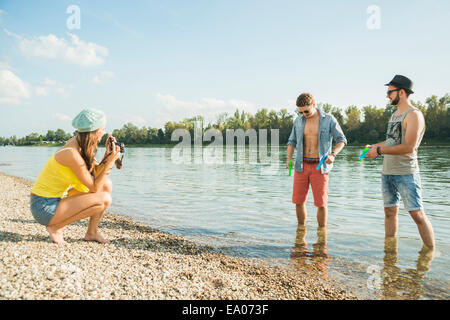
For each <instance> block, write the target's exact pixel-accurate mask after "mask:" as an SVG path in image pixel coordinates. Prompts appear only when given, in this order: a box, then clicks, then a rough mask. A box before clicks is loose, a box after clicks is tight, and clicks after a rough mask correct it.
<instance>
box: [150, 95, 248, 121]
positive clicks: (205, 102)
mask: <svg viewBox="0 0 450 320" xmlns="http://www.w3.org/2000/svg"><path fill="white" fill-rule="evenodd" d="M156 98H157V100H158V101H159V102H160V103H161V104H162V108H161V109H160V111H159V112H158V113H157V114H156V117H155V122H157V123H156V126H163V125H164V123H165V122H167V121H180V120H182V119H184V118H191V117H193V116H197V115H201V116H203V117H204V119H205V121H206V122H209V121H215V120H216V118H217V116H218V115H219V114H221V113H224V112H227V113H228V114H232V113H234V111H235V110H236V109H239V110H240V111H245V112H250V113H253V114H254V113H256V111H257V107H256V104H254V103H252V102H248V101H245V100H239V99H230V100H228V101H224V100H220V99H216V98H202V99H201V100H200V101H201V102H188V101H182V100H179V99H177V98H175V97H174V96H172V95H169V94H167V95H163V94H160V93H158V94H157V95H156Z"/></svg>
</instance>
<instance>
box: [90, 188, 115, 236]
mask: <svg viewBox="0 0 450 320" xmlns="http://www.w3.org/2000/svg"><path fill="white" fill-rule="evenodd" d="M102 191H103V192H107V193H109V194H111V192H112V182H111V180H110V179H108V180H107V181H106V183H105V184H104V185H103V190H102ZM105 209H106V208H105ZM103 212H104V210H103V211H102V212H100V213H97V214H94V215H92V216H91V217H90V219H89V225H88V229H87V231H86V235H85V236H84V240H86V241H97V242H100V243H107V242H108V240H105V238H103V236H102V235H101V234H100V233H99V232H98V224H99V223H100V219H101V218H102V215H103Z"/></svg>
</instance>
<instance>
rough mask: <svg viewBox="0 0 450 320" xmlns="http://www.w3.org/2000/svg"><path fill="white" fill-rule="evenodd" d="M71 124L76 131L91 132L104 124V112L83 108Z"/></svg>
mask: <svg viewBox="0 0 450 320" xmlns="http://www.w3.org/2000/svg"><path fill="white" fill-rule="evenodd" d="M72 126H73V127H74V128H75V129H77V131H78V132H91V131H95V130H97V129H100V128H102V127H104V126H106V116H105V113H104V112H103V111H101V110H97V109H91V108H88V109H84V110H83V111H81V112H80V113H79V114H78V115H77V116H76V117H75V118H74V119H73V120H72Z"/></svg>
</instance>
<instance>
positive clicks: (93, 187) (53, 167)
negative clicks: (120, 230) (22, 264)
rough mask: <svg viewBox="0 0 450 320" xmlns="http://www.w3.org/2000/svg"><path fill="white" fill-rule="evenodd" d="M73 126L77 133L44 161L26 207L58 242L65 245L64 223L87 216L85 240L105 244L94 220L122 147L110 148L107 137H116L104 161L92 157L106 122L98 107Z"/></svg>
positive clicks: (84, 113)
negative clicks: (87, 223) (28, 204)
mask: <svg viewBox="0 0 450 320" xmlns="http://www.w3.org/2000/svg"><path fill="white" fill-rule="evenodd" d="M72 125H73V126H74V127H75V128H76V129H77V133H76V136H75V137H73V138H71V139H70V140H69V141H67V143H66V145H65V146H64V147H63V148H61V149H60V150H58V151H57V152H56V153H55V154H54V155H52V156H51V157H50V159H49V160H48V161H47V163H46V165H45V166H44V168H43V169H42V171H41V173H40V174H39V176H38V178H37V180H36V181H35V183H34V185H33V188H32V190H31V194H30V196H31V198H30V209H31V212H32V214H33V217H34V218H35V219H36V221H38V222H39V223H40V224H42V225H45V226H46V229H47V231H48V233H49V234H50V237H51V239H52V240H53V242H55V243H57V244H62V245H63V244H66V242H65V241H64V235H63V228H64V227H65V226H66V225H68V224H70V223H72V222H75V221H79V220H82V219H85V218H89V225H88V229H87V231H86V235H85V236H84V240H86V241H97V242H101V243H105V242H107V241H106V240H105V239H104V238H103V236H102V235H101V234H100V233H99V232H98V224H99V222H100V219H101V217H102V214H103V212H104V211H105V209H106V208H108V207H109V206H110V204H111V201H112V199H111V191H112V183H111V180H110V179H109V178H108V175H109V172H110V171H111V169H112V167H113V165H114V162H115V160H116V159H118V158H119V156H120V147H119V146H117V145H115V144H113V146H114V147H113V149H112V150H110V147H109V143H108V141H109V139H113V141H114V140H115V139H114V137H112V136H109V137H108V139H107V143H106V152H105V156H104V157H103V160H102V161H101V162H100V163H98V162H97V161H96V159H95V154H96V152H97V146H98V143H99V142H100V140H101V139H102V137H103V135H104V134H105V125H106V117H105V114H104V113H103V112H102V111H100V110H95V109H85V110H83V111H81V112H80V113H79V114H78V115H77V116H76V117H75V118H74V119H73V121H72ZM70 187H71V188H70ZM64 195H67V196H65V197H64Z"/></svg>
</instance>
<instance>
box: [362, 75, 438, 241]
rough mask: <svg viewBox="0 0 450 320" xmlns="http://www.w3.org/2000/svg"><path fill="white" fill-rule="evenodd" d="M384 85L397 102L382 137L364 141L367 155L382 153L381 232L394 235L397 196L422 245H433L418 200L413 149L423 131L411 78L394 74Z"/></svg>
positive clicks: (388, 235) (417, 182)
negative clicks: (383, 213)
mask: <svg viewBox="0 0 450 320" xmlns="http://www.w3.org/2000/svg"><path fill="white" fill-rule="evenodd" d="M386 86H388V91H387V98H389V99H390V103H391V104H392V105H394V106H397V110H396V111H395V112H394V113H393V114H392V116H391V119H390V121H389V123H388V128H387V134H386V141H383V142H380V143H377V144H373V145H368V147H370V148H371V149H370V150H369V152H367V157H368V158H371V159H374V158H376V157H378V156H381V155H383V156H384V159H383V171H382V173H383V174H382V176H381V181H382V184H381V189H382V193H383V202H384V212H385V235H386V238H388V237H395V236H396V233H397V229H398V205H399V202H400V196H401V198H402V200H403V203H404V206H405V209H406V210H408V211H409V213H410V215H411V217H412V218H413V220H414V222H415V223H416V224H417V227H418V229H419V233H420V237H421V238H422V241H423V243H424V245H425V246H426V247H428V248H430V249H432V248H434V232H433V227H432V226H431V223H430V221H429V220H428V217H427V216H426V214H425V212H424V209H423V203H422V186H421V181H420V174H419V164H418V161H417V149H418V147H419V145H420V142H421V141H422V137H423V134H424V132H425V119H424V117H423V114H422V112H420V110H418V109H417V108H415V107H413V105H412V104H411V102H410V101H409V95H410V94H412V93H414V92H413V90H412V87H413V82H412V81H411V80H410V79H408V78H407V77H405V76H401V75H396V76H395V77H394V78H393V79H392V80H391V82H389V83H388V84H386Z"/></svg>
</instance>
